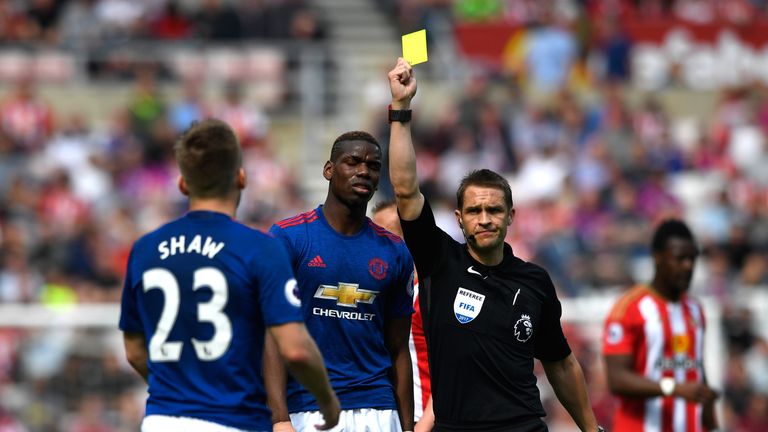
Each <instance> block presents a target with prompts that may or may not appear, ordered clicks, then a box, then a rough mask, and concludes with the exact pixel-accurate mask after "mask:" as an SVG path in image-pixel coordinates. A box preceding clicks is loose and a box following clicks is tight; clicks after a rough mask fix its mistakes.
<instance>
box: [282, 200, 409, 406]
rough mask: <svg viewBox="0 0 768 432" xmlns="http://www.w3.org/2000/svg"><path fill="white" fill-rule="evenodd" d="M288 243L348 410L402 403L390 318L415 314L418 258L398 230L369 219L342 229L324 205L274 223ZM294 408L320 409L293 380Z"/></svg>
mask: <svg viewBox="0 0 768 432" xmlns="http://www.w3.org/2000/svg"><path fill="white" fill-rule="evenodd" d="M270 232H272V233H273V234H274V235H275V237H276V238H278V239H282V240H283V241H284V242H285V244H286V248H287V250H288V255H289V256H290V259H291V264H292V265H293V269H294V272H295V274H296V279H297V281H298V284H299V291H300V295H301V304H302V306H301V308H302V311H303V313H304V320H305V323H306V326H307V328H308V330H309V333H310V334H311V335H312V337H313V338H314V339H315V342H317V345H318V347H319V348H320V351H321V352H322V354H323V359H324V360H325V367H326V368H327V370H328V375H329V378H330V381H331V385H332V386H333V388H334V390H335V391H336V395H337V396H338V398H339V401H340V402H341V406H342V409H356V408H377V409H397V405H396V403H395V396H394V386H393V385H392V382H391V381H390V379H389V376H388V374H389V372H390V369H391V368H392V361H391V359H390V355H389V352H388V350H387V349H386V346H385V343H384V322H385V320H387V319H389V318H397V317H408V316H410V315H411V314H412V313H413V300H412V296H413V268H414V267H413V260H412V259H411V254H410V252H408V249H407V248H406V246H405V243H404V242H403V241H402V240H401V239H400V237H397V236H396V235H394V234H392V233H390V232H388V231H386V230H385V229H384V228H381V227H379V226H378V225H376V224H374V223H373V222H371V221H370V219H368V220H367V224H366V225H365V226H364V227H363V229H362V230H361V231H360V232H358V233H357V234H355V235H351V236H345V235H342V234H339V233H338V232H336V230H334V229H333V228H332V227H331V226H330V225H329V224H328V222H327V221H326V219H325V217H324V216H323V211H322V206H319V207H318V208H316V209H315V210H312V211H309V212H307V213H302V214H300V215H298V216H295V217H293V218H289V219H285V220H282V221H280V222H278V223H276V224H275V225H273V226H272V228H271V229H270ZM287 392H288V410H289V411H290V412H300V411H316V410H317V409H318V407H317V403H316V402H315V399H314V397H313V396H312V395H311V394H310V393H309V392H307V391H306V390H305V389H304V388H303V387H302V386H301V385H300V384H299V383H297V382H295V381H293V380H289V382H288V388H287Z"/></svg>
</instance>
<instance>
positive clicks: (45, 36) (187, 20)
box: [0, 0, 323, 49]
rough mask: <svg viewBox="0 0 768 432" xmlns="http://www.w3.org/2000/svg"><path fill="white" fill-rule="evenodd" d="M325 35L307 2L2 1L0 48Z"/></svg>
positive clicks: (313, 36)
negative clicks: (1, 46) (34, 45)
mask: <svg viewBox="0 0 768 432" xmlns="http://www.w3.org/2000/svg"><path fill="white" fill-rule="evenodd" d="M322 37H323V28H322V23H321V20H320V18H319V17H318V16H316V13H315V12H314V10H313V9H311V8H310V2H307V1H305V0H236V1H231V0H149V1H131V0H3V1H0V45H18V44H23V43H33V44H34V43H38V44H43V45H49V46H54V47H63V48H76V49H88V48H94V47H96V46H100V45H108V44H110V43H119V42H124V41H127V40H154V41H157V40H159V41H166V42H167V41H180V40H204V41H218V42H236V41H238V40H243V39H273V40H281V39H301V40H312V39H319V38H322Z"/></svg>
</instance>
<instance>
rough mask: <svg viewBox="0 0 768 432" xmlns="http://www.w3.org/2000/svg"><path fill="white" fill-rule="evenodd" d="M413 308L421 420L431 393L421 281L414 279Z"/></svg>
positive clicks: (415, 413)
mask: <svg viewBox="0 0 768 432" xmlns="http://www.w3.org/2000/svg"><path fill="white" fill-rule="evenodd" d="M413 309H414V313H413V315H411V334H410V337H409V341H408V346H409V348H410V350H411V362H412V363H413V365H412V366H413V367H412V368H413V416H414V420H416V421H419V419H420V418H421V416H422V415H423V414H424V408H425V407H426V406H427V401H428V400H429V396H430V394H432V393H431V390H430V384H429V363H428V361H427V338H426V337H425V336H424V324H423V321H422V318H421V308H420V307H419V283H418V281H417V280H414V281H413Z"/></svg>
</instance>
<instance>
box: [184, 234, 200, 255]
mask: <svg viewBox="0 0 768 432" xmlns="http://www.w3.org/2000/svg"><path fill="white" fill-rule="evenodd" d="M201 243H202V238H201V237H200V235H196V236H195V238H193V239H192V241H191V242H190V243H189V246H187V253H190V252H197V253H200V244H201Z"/></svg>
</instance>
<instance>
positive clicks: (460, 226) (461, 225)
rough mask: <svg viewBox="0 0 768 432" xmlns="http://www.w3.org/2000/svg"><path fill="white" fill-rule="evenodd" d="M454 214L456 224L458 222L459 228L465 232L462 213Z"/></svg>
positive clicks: (454, 212)
mask: <svg viewBox="0 0 768 432" xmlns="http://www.w3.org/2000/svg"><path fill="white" fill-rule="evenodd" d="M453 214H454V216H456V222H458V224H459V228H461V230H462V231H464V224H463V223H462V222H461V212H460V211H459V210H454V211H453Z"/></svg>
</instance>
